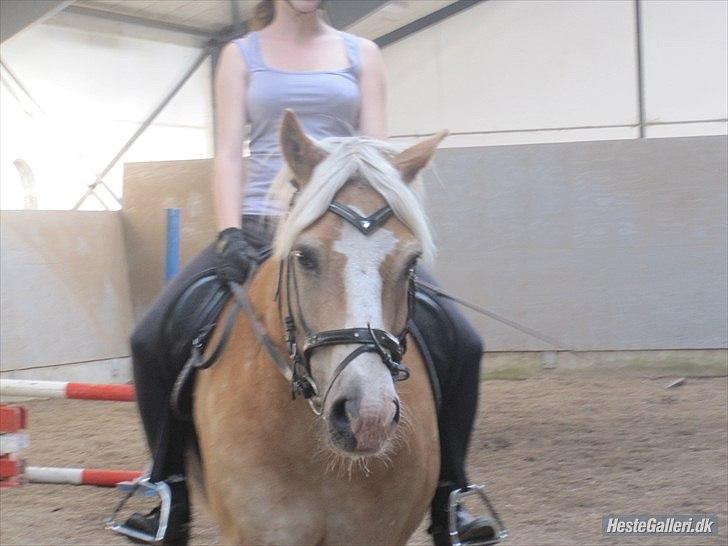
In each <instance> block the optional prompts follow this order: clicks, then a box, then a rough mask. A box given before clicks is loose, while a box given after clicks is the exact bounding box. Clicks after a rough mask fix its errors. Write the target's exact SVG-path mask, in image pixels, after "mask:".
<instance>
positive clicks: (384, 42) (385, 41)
mask: <svg viewBox="0 0 728 546" xmlns="http://www.w3.org/2000/svg"><path fill="white" fill-rule="evenodd" d="M484 1H485V0H458V1H457V2H453V3H452V4H450V5H448V6H445V7H444V8H442V9H439V10H437V11H433V12H432V13H430V14H428V15H425V16H424V17H420V18H419V19H417V20H416V21H412V22H411V23H408V24H406V25H404V26H403V27H400V28H398V29H397V30H393V31H392V32H388V33H387V34H385V35H384V36H380V37H379V38H377V39H376V40H374V41H375V42H376V44H377V45H378V46H379V47H385V46H388V45H389V44H393V43H394V42H398V41H399V40H402V39H404V38H407V36H409V35H411V34H414V33H415V32H419V31H420V30H424V29H426V28H427V27H430V26H432V25H434V24H436V23H439V22H440V21H442V20H443V19H447V18H448V17H450V16H452V15H455V14H456V13H459V12H461V11H463V10H465V9H468V8H471V7H473V6H475V5H476V4H479V3H480V2H484Z"/></svg>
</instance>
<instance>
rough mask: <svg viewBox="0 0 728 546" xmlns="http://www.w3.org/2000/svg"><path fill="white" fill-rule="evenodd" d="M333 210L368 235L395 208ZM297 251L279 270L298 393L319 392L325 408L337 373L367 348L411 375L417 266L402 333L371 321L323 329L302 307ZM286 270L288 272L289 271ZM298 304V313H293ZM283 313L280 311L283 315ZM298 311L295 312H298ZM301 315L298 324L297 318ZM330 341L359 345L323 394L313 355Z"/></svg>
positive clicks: (398, 376)
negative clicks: (408, 356)
mask: <svg viewBox="0 0 728 546" xmlns="http://www.w3.org/2000/svg"><path fill="white" fill-rule="evenodd" d="M328 210H329V211H330V212H333V213H334V214H337V215H338V216H340V217H341V218H343V219H344V220H345V221H347V222H349V223H350V224H351V225H352V226H354V227H355V228H356V229H358V230H359V231H360V232H361V233H362V234H364V235H370V234H372V233H374V232H375V231H376V230H377V229H378V228H380V227H381V226H383V225H384V223H385V222H386V221H387V220H388V219H389V218H390V217H391V216H392V214H393V211H392V209H391V208H390V206H389V205H385V206H384V207H382V208H381V209H379V210H377V211H376V212H374V213H373V214H371V215H370V216H367V217H364V216H361V215H360V214H358V213H357V212H356V211H354V210H353V209H351V208H350V207H348V206H347V205H345V204H343V203H339V202H337V201H333V202H332V203H331V204H330V205H329V207H328ZM294 256H295V254H294V253H293V252H292V253H291V254H289V256H288V259H287V260H286V261H285V262H281V270H280V272H279V275H280V276H279V290H278V292H279V293H280V286H281V283H282V282H283V278H284V276H285V286H286V292H287V294H286V296H287V297H286V302H287V314H286V316H285V318H284V319H283V326H284V329H285V332H286V345H287V347H288V353H289V358H290V360H291V363H292V368H293V369H292V378H291V387H292V393H293V396H294V397H295V396H303V397H304V398H306V399H311V398H313V397H315V396H318V397H319V403H318V404H314V403H312V404H311V405H312V408H313V410H314V412H315V413H317V414H320V412H321V411H322V409H323V407H324V404H325V402H326V398H327V397H328V394H329V392H330V391H331V388H332V386H333V385H334V383H335V382H336V379H337V378H338V377H339V375H341V373H342V372H343V371H344V370H345V369H346V367H347V366H348V365H349V364H351V362H353V361H354V359H355V358H357V357H358V356H360V355H362V354H364V353H377V354H378V355H379V357H380V358H381V360H382V363H383V364H384V365H385V366H386V367H387V369H388V370H389V372H390V373H391V374H392V380H393V381H404V380H405V379H407V378H408V377H409V375H410V372H409V369H407V367H406V366H405V365H404V364H402V357H403V356H404V353H405V351H406V338H407V334H408V332H409V328H408V326H407V325H408V323H409V319H410V318H411V315H412V310H413V307H414V272H413V271H410V276H409V280H408V286H407V318H406V320H405V324H404V327H403V328H402V331H401V332H399V334H397V335H394V334H392V333H390V332H387V331H386V330H381V329H378V328H372V326H371V324H367V325H366V326H363V327H357V328H343V329H337V330H326V331H323V332H314V331H313V330H311V328H309V326H308V324H307V323H306V319H305V317H304V315H303V310H302V309H301V303H300V299H299V289H298V279H297V276H296V269H295V264H294V263H293V259H294ZM284 270H285V272H284ZM294 304H295V307H296V313H295V314H294V309H293V307H294ZM282 314H283V313H281V315H282ZM294 317H295V318H294ZM296 319H298V324H297V323H296ZM299 332H300V334H301V335H302V336H303V341H302V342H299V341H298V340H297V338H298V336H297V334H298V333H299ZM331 345H358V347H356V348H355V349H354V350H353V351H351V352H350V353H349V354H348V355H347V356H346V358H344V360H342V361H341V362H340V363H339V365H338V366H337V367H336V369H335V370H334V373H333V375H332V377H331V380H330V381H329V385H328V387H327V388H326V391H325V393H324V395H323V396H319V395H320V392H319V389H318V387H317V386H316V383H315V381H314V380H313V377H312V375H311V363H310V360H311V355H312V353H313V352H314V351H315V350H316V349H319V348H321V347H328V346H331Z"/></svg>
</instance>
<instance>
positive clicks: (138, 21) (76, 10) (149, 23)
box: [63, 6, 217, 40]
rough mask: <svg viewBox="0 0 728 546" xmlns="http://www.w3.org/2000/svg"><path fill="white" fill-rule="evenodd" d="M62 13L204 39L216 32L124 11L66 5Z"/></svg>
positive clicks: (210, 37)
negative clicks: (117, 11) (115, 11)
mask: <svg viewBox="0 0 728 546" xmlns="http://www.w3.org/2000/svg"><path fill="white" fill-rule="evenodd" d="M63 13H68V14H72V15H83V16H86V17H96V18H97V19H106V20H107V21H115V22H117V23H127V24H130V25H138V26H141V27H146V28H152V29H157V30H167V31H170V32H177V33H180V34H187V35H188V36H194V37H196V38H203V39H206V40H214V39H215V38H216V37H217V34H216V33H214V32H210V31H207V30H204V29H201V28H197V27H190V26H186V25H178V24H175V23H167V22H166V21H157V20H155V19H145V18H143V17H136V16H134V15H126V14H124V13H114V12H111V11H105V10H100V9H94V8H87V7H81V6H68V7H67V8H66V9H64V10H63Z"/></svg>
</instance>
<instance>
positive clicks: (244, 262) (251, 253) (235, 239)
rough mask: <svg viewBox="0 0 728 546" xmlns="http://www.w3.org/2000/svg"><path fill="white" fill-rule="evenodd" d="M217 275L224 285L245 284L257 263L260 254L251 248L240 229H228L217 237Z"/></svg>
mask: <svg viewBox="0 0 728 546" xmlns="http://www.w3.org/2000/svg"><path fill="white" fill-rule="evenodd" d="M215 250H216V253H217V275H218V277H220V279H221V280H222V281H223V282H224V283H229V282H236V283H239V284H243V283H244V282H245V280H246V279H247V278H248V274H249V273H250V269H251V268H252V267H253V265H254V264H255V263H256V261H257V258H258V252H257V251H256V250H255V249H254V248H253V247H252V246H250V244H249V243H248V242H247V241H246V240H245V238H244V237H243V231H242V230H241V229H239V228H234V227H231V228H227V229H226V230H223V231H221V232H220V234H219V235H218V236H217V243H216V244H215Z"/></svg>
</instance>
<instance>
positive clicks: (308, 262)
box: [293, 248, 318, 270]
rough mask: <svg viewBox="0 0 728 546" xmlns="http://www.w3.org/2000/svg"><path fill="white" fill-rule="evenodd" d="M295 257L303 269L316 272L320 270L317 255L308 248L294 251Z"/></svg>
mask: <svg viewBox="0 0 728 546" xmlns="http://www.w3.org/2000/svg"><path fill="white" fill-rule="evenodd" d="M293 255H294V256H295V257H296V261H297V262H298V265H300V266H301V267H302V268H303V269H308V270H316V269H317V268H318V261H317V260H316V255H315V253H314V252H313V251H312V250H310V249H307V248H299V249H296V250H294V251H293Z"/></svg>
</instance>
